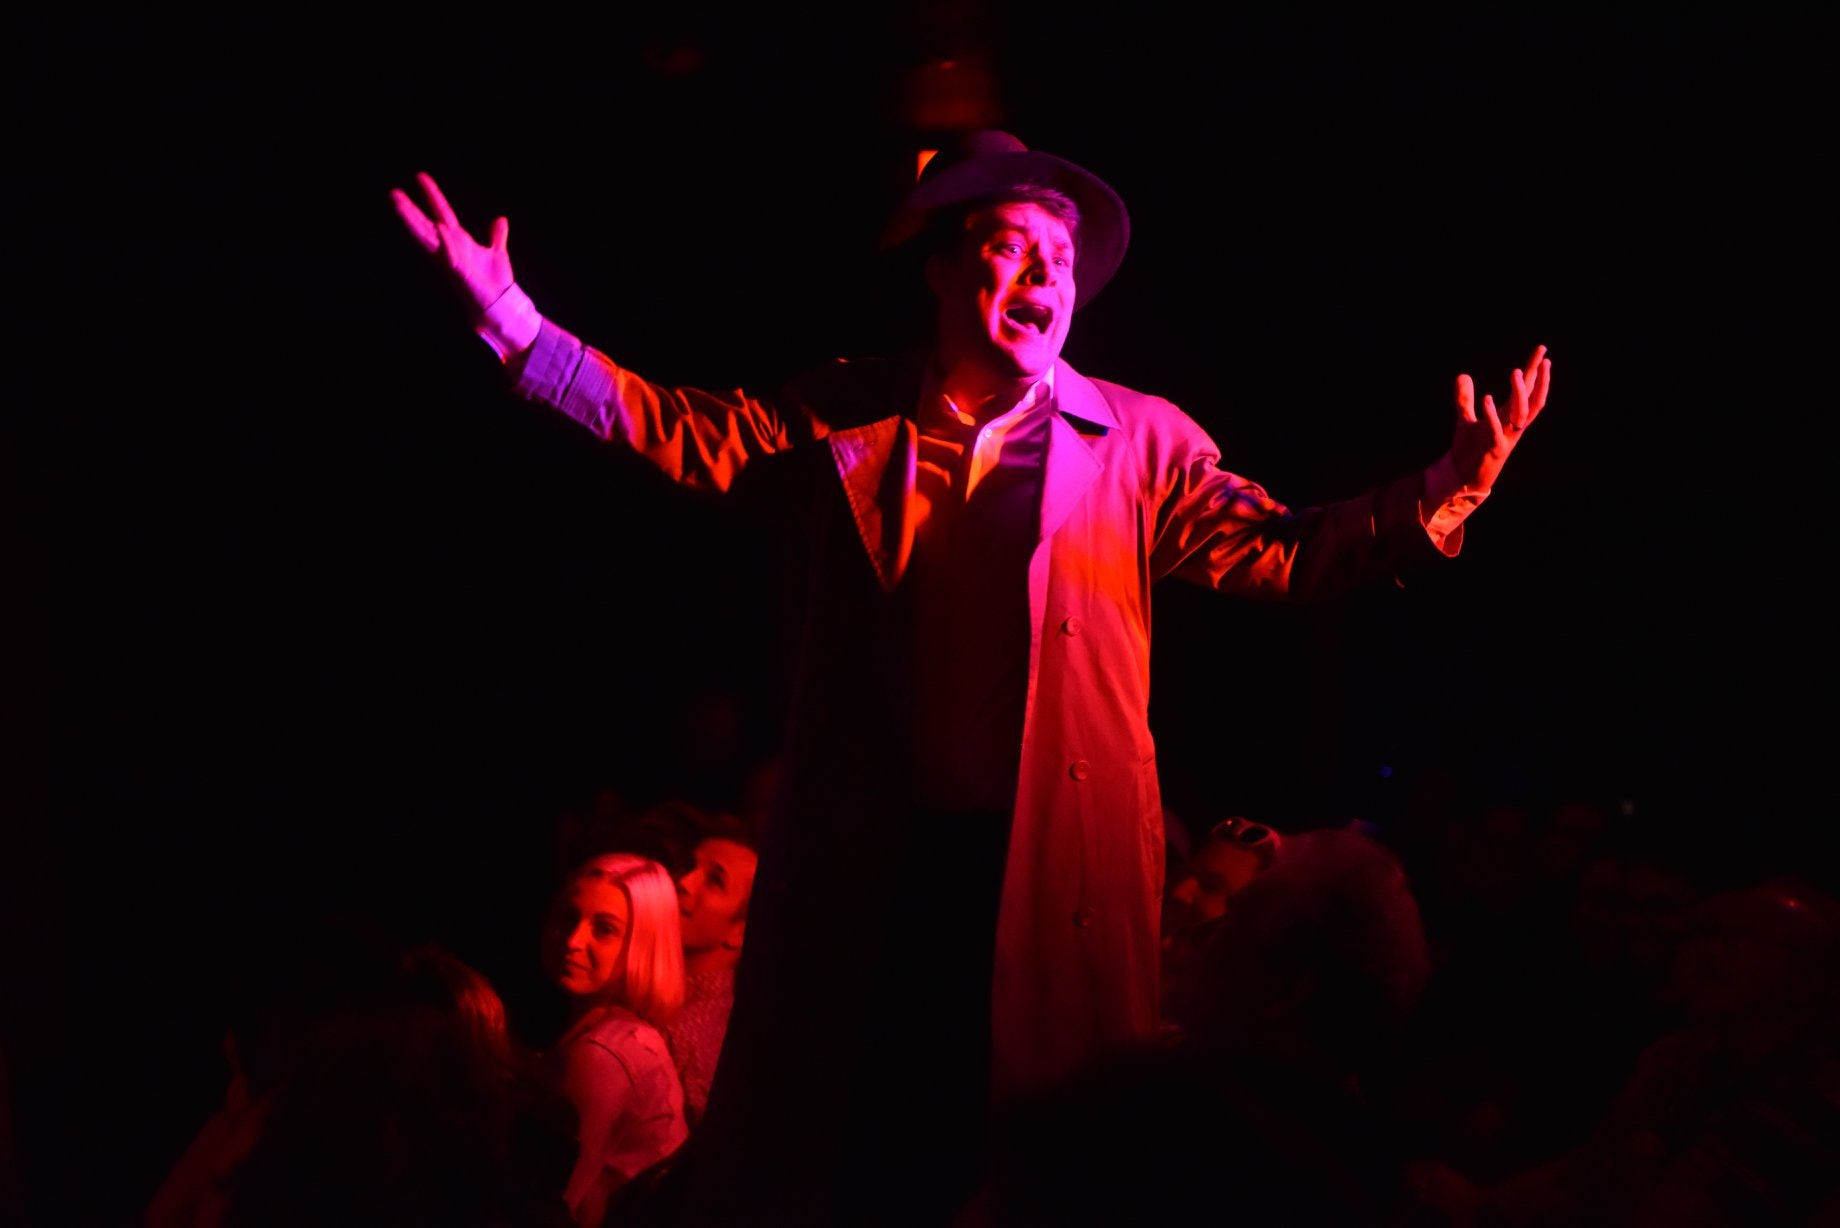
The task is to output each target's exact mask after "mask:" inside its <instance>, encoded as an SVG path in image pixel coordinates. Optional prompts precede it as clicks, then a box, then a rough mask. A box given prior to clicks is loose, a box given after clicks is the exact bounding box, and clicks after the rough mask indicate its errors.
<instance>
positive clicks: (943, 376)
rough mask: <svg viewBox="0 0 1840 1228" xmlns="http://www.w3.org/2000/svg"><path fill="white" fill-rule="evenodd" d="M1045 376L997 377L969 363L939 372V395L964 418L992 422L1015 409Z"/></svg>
mask: <svg viewBox="0 0 1840 1228" xmlns="http://www.w3.org/2000/svg"><path fill="white" fill-rule="evenodd" d="M1041 379H1042V376H1041V375H1016V376H1011V375H993V374H991V373H990V372H989V371H987V370H984V369H983V368H980V367H976V366H973V365H970V364H966V363H960V364H959V365H957V366H955V367H952V368H950V369H943V370H940V371H939V391H940V393H941V394H942V395H944V396H946V397H948V398H949V399H950V400H951V402H952V404H953V405H955V406H957V408H958V411H959V412H960V413H962V414H966V415H969V416H970V417H972V418H974V419H976V420H977V421H978V422H980V423H982V422H988V421H990V420H991V419H992V418H998V417H1001V416H1002V415H1004V414H1006V413H1008V412H1009V411H1010V410H1011V409H1013V408H1015V406H1016V403H1017V402H1018V401H1020V400H1022V398H1023V397H1024V396H1025V395H1027V393H1028V391H1029V389H1031V388H1033V387H1034V386H1035V385H1036V384H1037V383H1039V382H1040V381H1041Z"/></svg>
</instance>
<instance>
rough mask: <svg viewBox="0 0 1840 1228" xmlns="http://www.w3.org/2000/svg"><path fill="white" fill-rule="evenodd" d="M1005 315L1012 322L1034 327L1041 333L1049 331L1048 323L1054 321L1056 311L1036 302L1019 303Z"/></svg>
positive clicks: (1025, 326) (1024, 326)
mask: <svg viewBox="0 0 1840 1228" xmlns="http://www.w3.org/2000/svg"><path fill="white" fill-rule="evenodd" d="M1003 315H1004V318H1005V319H1007V320H1009V322H1010V323H1012V324H1017V325H1020V326H1021V327H1023V328H1032V329H1034V330H1035V331H1036V332H1041V333H1045V332H1047V331H1048V325H1050V324H1052V323H1053V322H1054V312H1053V311H1052V310H1051V309H1049V308H1047V307H1042V306H1038V305H1037V304H1035V303H1018V304H1017V305H1016V306H1014V307H1011V308H1010V309H1009V310H1007V311H1005V312H1004V313H1003Z"/></svg>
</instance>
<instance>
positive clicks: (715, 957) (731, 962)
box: [684, 947, 741, 976]
mask: <svg viewBox="0 0 1840 1228" xmlns="http://www.w3.org/2000/svg"><path fill="white" fill-rule="evenodd" d="M740 959H741V952H740V951H738V950H730V949H729V948H727V947H710V948H709V949H708V950H707V951H685V952H684V975H685V976H700V975H702V974H703V973H706V972H722V971H726V970H727V969H730V968H733V967H734V966H735V964H736V963H738V962H739V961H740Z"/></svg>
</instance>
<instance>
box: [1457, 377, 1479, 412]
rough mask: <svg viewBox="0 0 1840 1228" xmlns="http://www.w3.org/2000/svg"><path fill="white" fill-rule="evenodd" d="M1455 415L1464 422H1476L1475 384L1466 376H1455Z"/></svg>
mask: <svg viewBox="0 0 1840 1228" xmlns="http://www.w3.org/2000/svg"><path fill="white" fill-rule="evenodd" d="M1457 413H1459V414H1460V415H1462V417H1463V421H1465V422H1474V421H1475V420H1476V382H1475V381H1474V380H1472V379H1470V377H1469V376H1467V375H1459V376H1457Z"/></svg>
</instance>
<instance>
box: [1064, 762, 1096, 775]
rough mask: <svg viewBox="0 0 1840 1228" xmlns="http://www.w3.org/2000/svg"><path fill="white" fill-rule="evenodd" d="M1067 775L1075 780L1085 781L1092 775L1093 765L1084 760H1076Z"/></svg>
mask: <svg viewBox="0 0 1840 1228" xmlns="http://www.w3.org/2000/svg"><path fill="white" fill-rule="evenodd" d="M1067 775H1069V776H1071V777H1073V778H1074V779H1075V780H1085V779H1086V778H1087V777H1088V776H1091V775H1092V765H1091V764H1090V763H1088V762H1086V760H1084V759H1075V760H1074V761H1073V766H1072V767H1070V768H1068V769H1067Z"/></svg>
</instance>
